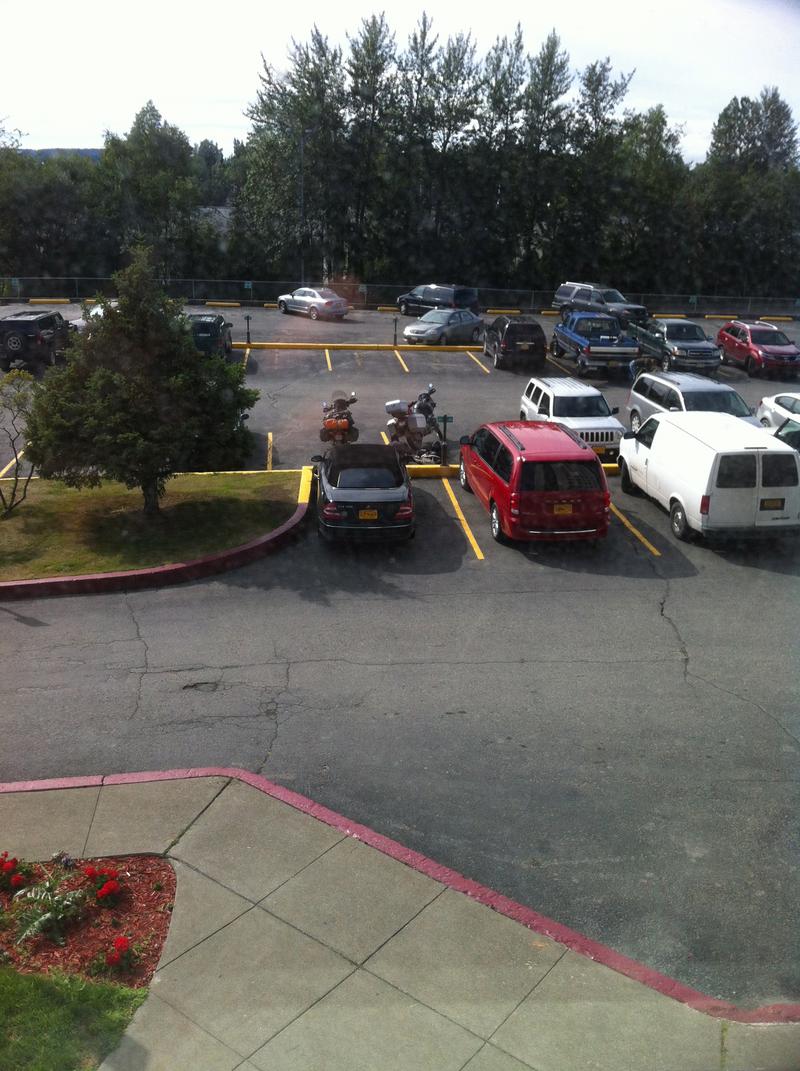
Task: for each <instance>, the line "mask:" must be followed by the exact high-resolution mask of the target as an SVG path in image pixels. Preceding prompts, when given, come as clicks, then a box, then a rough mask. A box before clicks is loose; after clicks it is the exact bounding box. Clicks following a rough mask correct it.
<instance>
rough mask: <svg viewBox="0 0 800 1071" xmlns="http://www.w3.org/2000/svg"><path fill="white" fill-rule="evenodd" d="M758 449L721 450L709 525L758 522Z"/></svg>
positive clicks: (744, 526)
mask: <svg viewBox="0 0 800 1071" xmlns="http://www.w3.org/2000/svg"><path fill="white" fill-rule="evenodd" d="M757 487H758V453H757V452H756V451H755V450H747V451H745V450H739V451H737V452H736V453H730V454H720V455H719V457H718V458H717V470H716V473H715V476H714V481H713V485H712V487H711V493H710V495H709V502H708V515H707V521H706V526H707V527H708V528H712V529H715V528H722V529H724V528H751V527H753V526H755V523H756V505H757V502H756V497H757V494H756V492H757Z"/></svg>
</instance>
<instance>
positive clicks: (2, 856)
mask: <svg viewBox="0 0 800 1071" xmlns="http://www.w3.org/2000/svg"><path fill="white" fill-rule="evenodd" d="M7 858H8V852H0V859H7Z"/></svg>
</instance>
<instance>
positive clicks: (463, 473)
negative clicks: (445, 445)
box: [458, 457, 472, 494]
mask: <svg viewBox="0 0 800 1071" xmlns="http://www.w3.org/2000/svg"><path fill="white" fill-rule="evenodd" d="M458 482H459V483H460V484H461V487H462V488H463V490H465V491H469V493H470V494H472V488H471V487H470V485H469V480H468V479H467V470H466V469H465V468H464V458H463V457H462V458H461V464H460V465H459V466H458Z"/></svg>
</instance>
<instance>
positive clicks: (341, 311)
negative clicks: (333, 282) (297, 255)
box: [278, 286, 348, 320]
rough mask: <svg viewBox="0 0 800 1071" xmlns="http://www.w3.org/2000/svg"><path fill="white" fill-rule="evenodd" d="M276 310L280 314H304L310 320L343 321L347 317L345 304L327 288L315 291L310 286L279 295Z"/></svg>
mask: <svg viewBox="0 0 800 1071" xmlns="http://www.w3.org/2000/svg"><path fill="white" fill-rule="evenodd" d="M278 308H279V309H280V310H281V312H304V313H305V314H306V316H308V318H309V319H310V320H319V319H321V318H323V317H325V318H327V319H337V320H343V319H344V317H345V316H346V315H347V308H348V306H347V302H346V301H345V299H344V298H343V297H339V295H338V294H336V293H334V292H333V290H328V289H327V287H320V288H319V289H315V288H313V287H310V286H301V287H300V288H299V289H298V290H293V291H292V292H291V294H281V296H280V297H279V298H278Z"/></svg>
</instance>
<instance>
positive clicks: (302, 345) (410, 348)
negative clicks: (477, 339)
mask: <svg viewBox="0 0 800 1071" xmlns="http://www.w3.org/2000/svg"><path fill="white" fill-rule="evenodd" d="M247 345H248V343H246V342H234V344H233V348H234V349H235V350H241V349H244V347H245V346H247ZM250 346H251V348H252V349H254V350H325V349H330V350H370V351H373V350H389V351H391V352H392V353H396V352H398V351H399V350H403V351H404V352H405V353H413V352H414V351H415V350H421V351H423V352H430V353H467V351H468V350H470V349H471V348H472V347H471V346H422V345H402V344H401V345H398V346H394V345H392V343H391V342H251V343H250Z"/></svg>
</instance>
